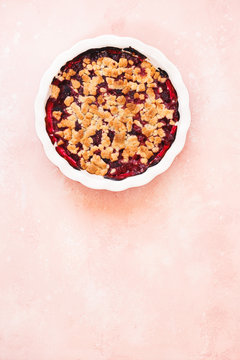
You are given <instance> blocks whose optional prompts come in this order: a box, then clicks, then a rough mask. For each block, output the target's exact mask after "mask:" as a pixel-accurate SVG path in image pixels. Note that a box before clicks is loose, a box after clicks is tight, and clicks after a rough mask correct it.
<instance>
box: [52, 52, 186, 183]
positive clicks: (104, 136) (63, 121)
mask: <svg viewBox="0 0 240 360" xmlns="http://www.w3.org/2000/svg"><path fill="white" fill-rule="evenodd" d="M105 49H106V50H105ZM107 49H108V48H104V49H102V50H101V49H99V50H98V49H96V51H95V52H91V51H89V52H87V53H85V54H83V55H79V56H78V57H77V58H75V59H73V60H72V61H70V62H68V63H67V64H65V66H63V67H62V69H61V71H60V73H59V74H58V76H57V77H55V78H54V79H53V82H52V85H51V96H50V98H49V100H48V102H47V106H46V110H48V106H50V105H49V104H52V111H51V112H50V114H49V113H48V112H47V114H48V115H47V117H46V123H47V122H48V121H51V125H52V128H53V131H52V133H50V131H49V126H48V123H47V129H48V133H49V136H50V138H51V140H52V142H54V143H56V144H57V147H58V148H61V149H62V152H61V154H63V155H62V156H64V157H65V158H66V159H67V160H68V161H69V163H70V164H71V165H72V166H74V167H76V168H78V169H83V170H86V171H88V172H89V173H91V174H96V175H102V176H106V177H109V178H113V179H115V178H116V179H121V178H124V177H127V176H132V175H136V174H138V173H141V172H143V171H145V170H146V169H147V168H148V167H149V166H151V165H154V164H155V163H157V162H158V161H160V160H161V157H162V156H163V155H164V153H165V152H166V151H167V149H168V148H169V147H170V145H171V143H172V142H173V141H174V138H175V132H176V125H177V122H178V120H179V113H178V111H177V110H178V102H177V95H176V92H175V90H174V88H173V86H172V84H171V82H170V80H169V79H168V76H167V73H165V72H164V71H162V70H161V69H156V68H155V67H154V66H153V65H152V64H151V63H150V62H149V61H148V60H147V59H146V58H145V57H143V56H142V55H141V54H140V55H141V56H140V55H139V54H138V53H137V52H136V53H135V52H134V51H127V50H121V49H117V48H110V50H109V51H108V50H107ZM111 49H116V50H115V51H114V50H111ZM164 151H165V152H164ZM161 152H162V155H161ZM159 154H160V155H159ZM70 160H71V162H70ZM133 170H134V171H133Z"/></svg>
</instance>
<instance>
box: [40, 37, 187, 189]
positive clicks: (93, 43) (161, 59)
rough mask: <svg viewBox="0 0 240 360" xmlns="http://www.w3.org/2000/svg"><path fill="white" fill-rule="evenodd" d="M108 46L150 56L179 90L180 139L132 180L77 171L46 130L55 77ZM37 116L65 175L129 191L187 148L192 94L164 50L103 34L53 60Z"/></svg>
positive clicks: (46, 147) (89, 184) (53, 157)
mask: <svg viewBox="0 0 240 360" xmlns="http://www.w3.org/2000/svg"><path fill="white" fill-rule="evenodd" d="M104 46H116V47H119V48H126V47H129V46H131V47H133V48H134V49H136V50H138V51H139V52H140V53H142V54H144V55H145V56H147V58H148V59H149V60H150V61H151V63H152V64H153V65H154V66H155V67H160V68H161V69H163V70H165V71H166V72H167V73H168V75H169V78H170V80H171V82H172V84H173V86H174V87H175V89H176V91H177V94H178V102H179V113H180V121H179V124H178V129H177V133H176V138H175V141H174V142H173V144H172V146H171V147H170V148H169V150H168V151H167V153H166V154H165V155H164V157H163V159H162V160H161V161H160V162H159V163H158V164H157V165H155V166H152V167H150V168H148V170H147V171H146V172H144V173H142V174H140V175H136V176H132V177H128V178H126V179H124V180H120V181H114V180H111V179H105V178H104V177H102V176H99V175H92V174H89V173H88V172H87V171H83V170H81V171H79V170H76V169H74V168H73V167H72V166H71V165H69V163H68V162H67V161H66V160H65V159H64V158H62V157H61V156H60V155H59V154H58V153H57V151H56V150H55V147H54V146H53V144H52V143H51V141H50V138H49V136H48V134H47V131H46V127H45V105H46V101H47V99H48V97H49V94H50V91H49V88H50V84H51V82H52V79H53V77H54V76H55V75H56V74H58V72H59V70H60V68H61V67H62V65H64V64H65V63H66V62H67V61H69V60H71V59H72V58H74V57H75V56H77V55H79V54H80V53H82V52H84V51H86V50H88V49H91V48H101V47H104ZM35 117H36V131H37V134H38V137H39V139H40V140H41V142H42V144H43V148H44V150H45V153H46V155H47V157H48V158H49V160H51V162H52V163H53V164H55V165H56V166H58V167H59V169H60V170H61V172H62V173H63V174H64V175H65V176H67V177H69V178H70V179H72V180H75V181H78V182H80V183H82V184H83V185H85V186H87V187H89V188H92V189H105V190H110V191H122V190H126V189H128V188H132V187H137V186H142V185H144V184H147V183H148V182H150V181H151V180H152V179H153V178H155V177H156V176H157V175H159V174H161V173H163V172H164V171H166V170H167V169H168V168H169V166H170V165H171V164H172V162H173V160H174V158H175V157H176V156H177V155H178V154H179V153H180V151H181V150H182V149H183V146H184V143H185V139H186V134H187V131H188V128H189V125H190V119H191V117H190V109H189V95H188V91H187V89H186V86H185V85H184V83H183V80H182V77H181V75H180V72H179V71H178V69H177V68H176V66H175V65H173V64H172V63H171V62H170V61H169V60H168V59H167V58H166V56H165V55H164V54H163V53H162V52H161V51H160V50H158V49H156V48H154V47H152V46H149V45H146V44H144V43H143V42H141V41H139V40H137V39H134V38H130V37H120V36H115V35H102V36H98V37H95V38H93V39H86V40H82V41H79V42H78V43H77V44H76V45H74V46H73V47H71V48H70V49H69V50H67V51H64V52H63V53H61V54H60V55H58V57H57V58H56V59H55V60H54V61H53V63H52V65H51V66H50V67H49V69H48V70H47V71H46V72H45V74H44V75H43V77H42V79H41V82H40V87H39V91H38V94H37V97H36V101H35Z"/></svg>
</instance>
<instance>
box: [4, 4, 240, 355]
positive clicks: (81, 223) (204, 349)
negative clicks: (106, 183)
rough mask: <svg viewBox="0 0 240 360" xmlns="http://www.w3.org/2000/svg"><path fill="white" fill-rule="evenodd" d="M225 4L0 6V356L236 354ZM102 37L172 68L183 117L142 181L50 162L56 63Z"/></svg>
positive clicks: (230, 14)
mask: <svg viewBox="0 0 240 360" xmlns="http://www.w3.org/2000/svg"><path fill="white" fill-rule="evenodd" d="M239 13H240V3H239V1H238V0H236V1H217V0H215V1H211V0H204V1H191V0H184V1H177V0H175V1H166V0H165V1H158V0H156V1H153V0H141V1H137V0H131V1H119V0H118V1H115V0H109V1H105V0H101V1H95V0H89V1H71V0H68V1H65V0H64V1H63V0H61V1H57V0H55V1H46V0H45V1H23V0H18V1H17V0H15V1H14V0H12V1H2V0H1V1H0V26H1V30H0V93H1V96H0V131H1V141H0V149H1V156H0V181H1V190H0V191H1V202H0V206H1V217H0V228H1V240H0V289H1V291H0V360H239V359H240V231H239V230H240V229H239V220H240V213H239V194H240V191H239V182H240V171H239V160H240V159H239V155H240V146H239V135H240V134H239V88H240V82H239V52H240V43H239V37H240V31H239V22H240V16H239ZM104 33H113V34H118V35H129V36H133V37H136V38H139V39H140V40H142V41H145V42H146V43H148V44H151V45H153V46H156V47H157V48H159V49H161V50H162V51H163V52H164V53H165V54H166V55H167V56H168V57H169V58H170V60H172V61H173V62H174V63H175V64H176V65H177V66H178V68H179V69H180V71H181V72H182V75H183V78H184V81H185V83H186V85H187V87H188V89H189V92H190V100H191V110H192V125H191V128H190V132H189V136H188V139H187V143H186V146H185V148H184V150H183V152H182V153H181V154H180V155H179V156H178V158H177V159H176V160H175V161H174V163H173V165H172V166H171V168H170V169H169V170H168V171H167V172H166V173H164V174H163V175H161V176H159V177H157V178H156V179H155V180H154V181H152V182H151V183H150V184H148V185H146V186H144V187H141V188H138V189H131V190H127V191H125V192H122V193H110V192H107V191H94V190H89V189H87V188H85V187H84V186H82V185H81V184H78V183H75V182H73V181H71V180H69V179H67V178H65V177H64V176H63V175H62V174H61V173H60V172H59V170H58V169H57V168H56V167H54V166H53V165H52V164H51V163H50V162H49V161H48V159H47V158H46V156H45V154H44V152H43V149H42V146H41V144H40V142H39V140H38V139H37V137H36V134H35V129H34V112H33V103H34V99H35V96H36V92H37V89H38V85H39V81H40V78H41V75H42V74H43V72H44V71H45V69H46V68H47V67H48V66H49V64H50V63H51V61H52V60H53V59H54V57H55V56H56V55H57V54H58V53H59V52H61V51H63V50H65V49H67V48H68V47H70V46H71V45H73V44H74V43H75V42H77V41H78V40H80V39H84V38H87V37H92V36H95V35H100V34H104Z"/></svg>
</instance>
